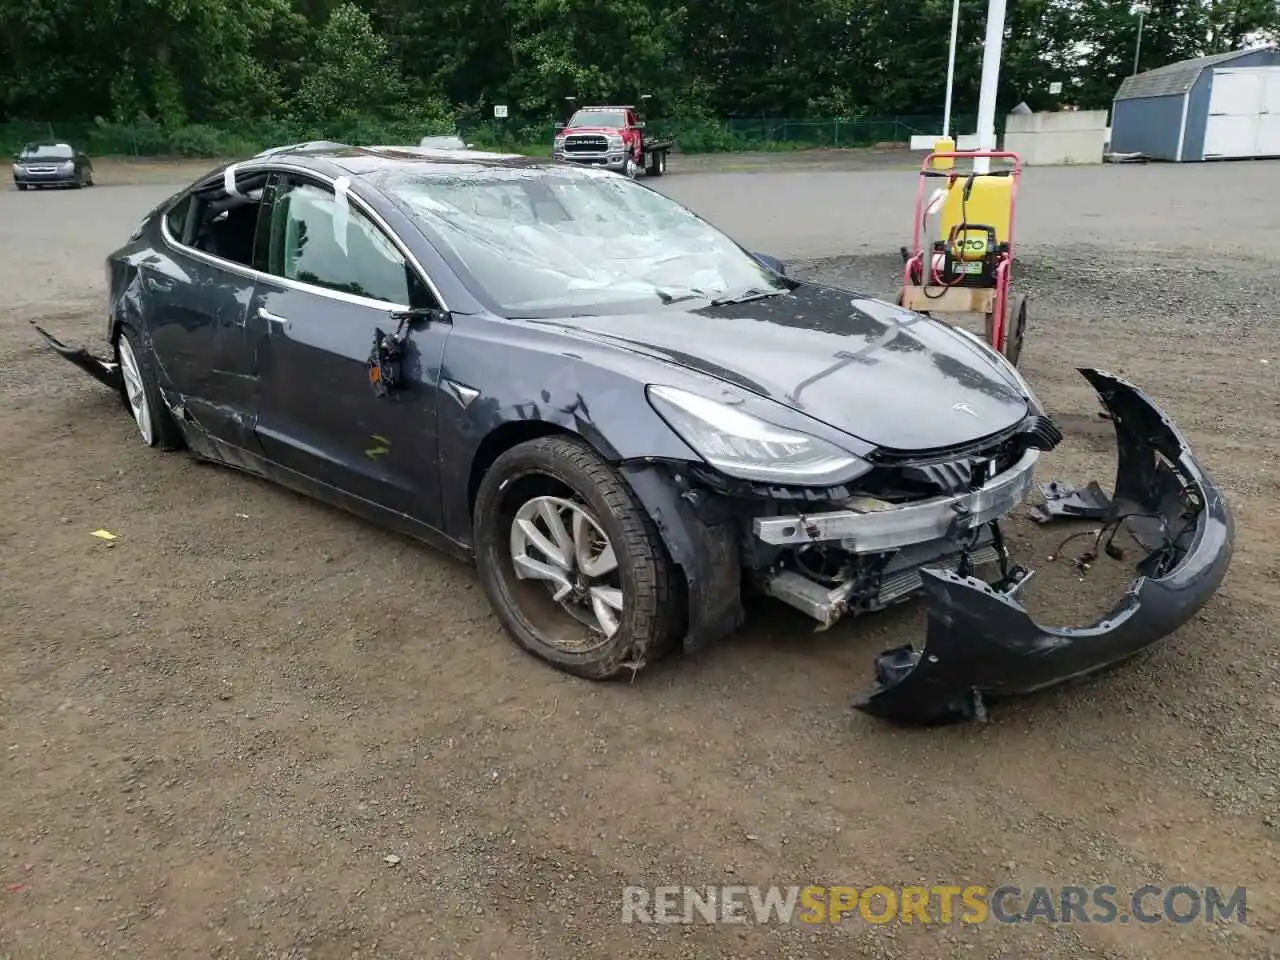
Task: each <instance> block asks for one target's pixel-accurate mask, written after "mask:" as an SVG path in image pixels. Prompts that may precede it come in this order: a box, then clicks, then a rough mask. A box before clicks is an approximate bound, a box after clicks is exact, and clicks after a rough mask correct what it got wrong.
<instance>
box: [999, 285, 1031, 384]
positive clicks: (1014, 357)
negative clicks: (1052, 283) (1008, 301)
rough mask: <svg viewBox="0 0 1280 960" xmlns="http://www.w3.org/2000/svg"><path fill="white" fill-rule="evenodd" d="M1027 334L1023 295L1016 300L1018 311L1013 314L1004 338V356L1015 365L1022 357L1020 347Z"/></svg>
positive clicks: (1025, 308)
mask: <svg viewBox="0 0 1280 960" xmlns="http://www.w3.org/2000/svg"><path fill="white" fill-rule="evenodd" d="M1026 335H1027V298H1026V297H1023V298H1022V299H1021V300H1020V301H1019V302H1018V312H1017V314H1016V315H1015V316H1014V319H1013V323H1012V324H1011V325H1010V327H1009V334H1008V336H1007V337H1006V339H1005V344H1004V356H1005V359H1006V360H1008V361H1009V362H1010V363H1011V364H1013V365H1014V366H1015V367H1016V366H1017V365H1018V360H1019V359H1020V358H1021V357H1022V347H1023V343H1024V341H1025V340H1026Z"/></svg>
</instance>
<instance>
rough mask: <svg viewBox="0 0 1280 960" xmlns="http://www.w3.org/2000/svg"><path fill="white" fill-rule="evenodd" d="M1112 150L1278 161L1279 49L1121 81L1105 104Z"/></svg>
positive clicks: (1222, 56) (1217, 57) (1188, 63)
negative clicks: (1109, 124)
mask: <svg viewBox="0 0 1280 960" xmlns="http://www.w3.org/2000/svg"><path fill="white" fill-rule="evenodd" d="M1111 152H1112V153H1141V154H1144V155H1146V156H1147V157H1150V158H1151V159H1153V160H1174V161H1186V160H1215V159H1226V158H1247V157H1268V156H1272V157H1274V156H1280V49H1277V48H1276V47H1274V46H1263V47H1254V48H1252V49H1250V50H1234V51H1231V52H1230V53H1217V54H1213V55H1212V56H1208V57H1197V58H1196V59H1194V60H1183V61H1181V62H1180V63H1171V64H1168V65H1166V66H1163V67H1157V68H1156V69H1154V70H1147V71H1146V72H1145V73H1138V74H1134V75H1133V76H1131V77H1127V78H1126V79H1125V81H1124V82H1123V83H1122V84H1120V89H1119V90H1118V91H1117V92H1116V95H1115V99H1114V100H1113V101H1112V104H1111Z"/></svg>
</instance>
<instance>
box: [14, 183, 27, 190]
mask: <svg viewBox="0 0 1280 960" xmlns="http://www.w3.org/2000/svg"><path fill="white" fill-rule="evenodd" d="M14 186H15V187H17V188H18V189H19V190H26V189H27V185H26V184H25V183H15V184H14Z"/></svg>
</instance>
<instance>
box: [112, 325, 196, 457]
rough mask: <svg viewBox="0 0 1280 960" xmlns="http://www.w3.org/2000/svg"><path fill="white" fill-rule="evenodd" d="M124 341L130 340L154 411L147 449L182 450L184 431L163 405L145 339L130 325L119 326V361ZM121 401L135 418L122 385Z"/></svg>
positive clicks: (152, 411) (150, 406)
mask: <svg viewBox="0 0 1280 960" xmlns="http://www.w3.org/2000/svg"><path fill="white" fill-rule="evenodd" d="M125 339H127V340H128V341H129V348H130V349H131V350H132V352H133V356H134V358H135V359H136V360H137V363H138V373H139V374H140V375H141V378H142V390H143V393H144V394H145V395H146V399H147V407H148V409H149V410H150V412H151V440H150V442H149V443H147V441H145V440H144V441H143V442H144V443H147V446H150V447H156V448H158V449H160V450H181V449H182V448H183V447H184V446H185V445H186V444H185V443H184V442H183V439H182V431H181V430H180V429H179V428H178V424H177V423H176V422H175V421H174V419H173V414H172V413H170V412H169V405H168V404H167V403H165V402H164V396H163V395H162V394H161V393H160V385H159V381H158V380H157V379H156V372H155V365H154V363H153V362H152V360H151V354H150V353H149V352H148V351H146V350H145V349H143V347H142V337H141V336H139V334H138V332H137V331H136V330H134V329H133V328H132V327H130V326H128V325H127V324H126V325H122V326H121V327H120V334H119V337H117V340H116V361H117V362H120V343H119V341H120V340H125ZM120 402H121V403H123V404H124V408H125V410H126V411H127V412H128V414H129V416H130V417H131V418H132V417H133V408H132V407H130V406H129V397H128V394H127V393H126V388H125V387H124V386H123V385H122V386H121V388H120ZM135 424H136V419H135Z"/></svg>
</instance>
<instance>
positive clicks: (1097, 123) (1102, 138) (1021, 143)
mask: <svg viewBox="0 0 1280 960" xmlns="http://www.w3.org/2000/svg"><path fill="white" fill-rule="evenodd" d="M1106 141H1107V111H1105V110H1062V111H1059V112H1056V113H1011V114H1009V116H1008V117H1007V118H1006V120H1005V128H1004V144H1003V149H1005V150H1010V151H1012V152H1014V153H1017V154H1020V155H1021V156H1022V162H1023V163H1025V164H1026V165H1027V166H1037V167H1042V166H1061V165H1064V164H1075V163H1102V154H1103V150H1104V148H1105V145H1106Z"/></svg>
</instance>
